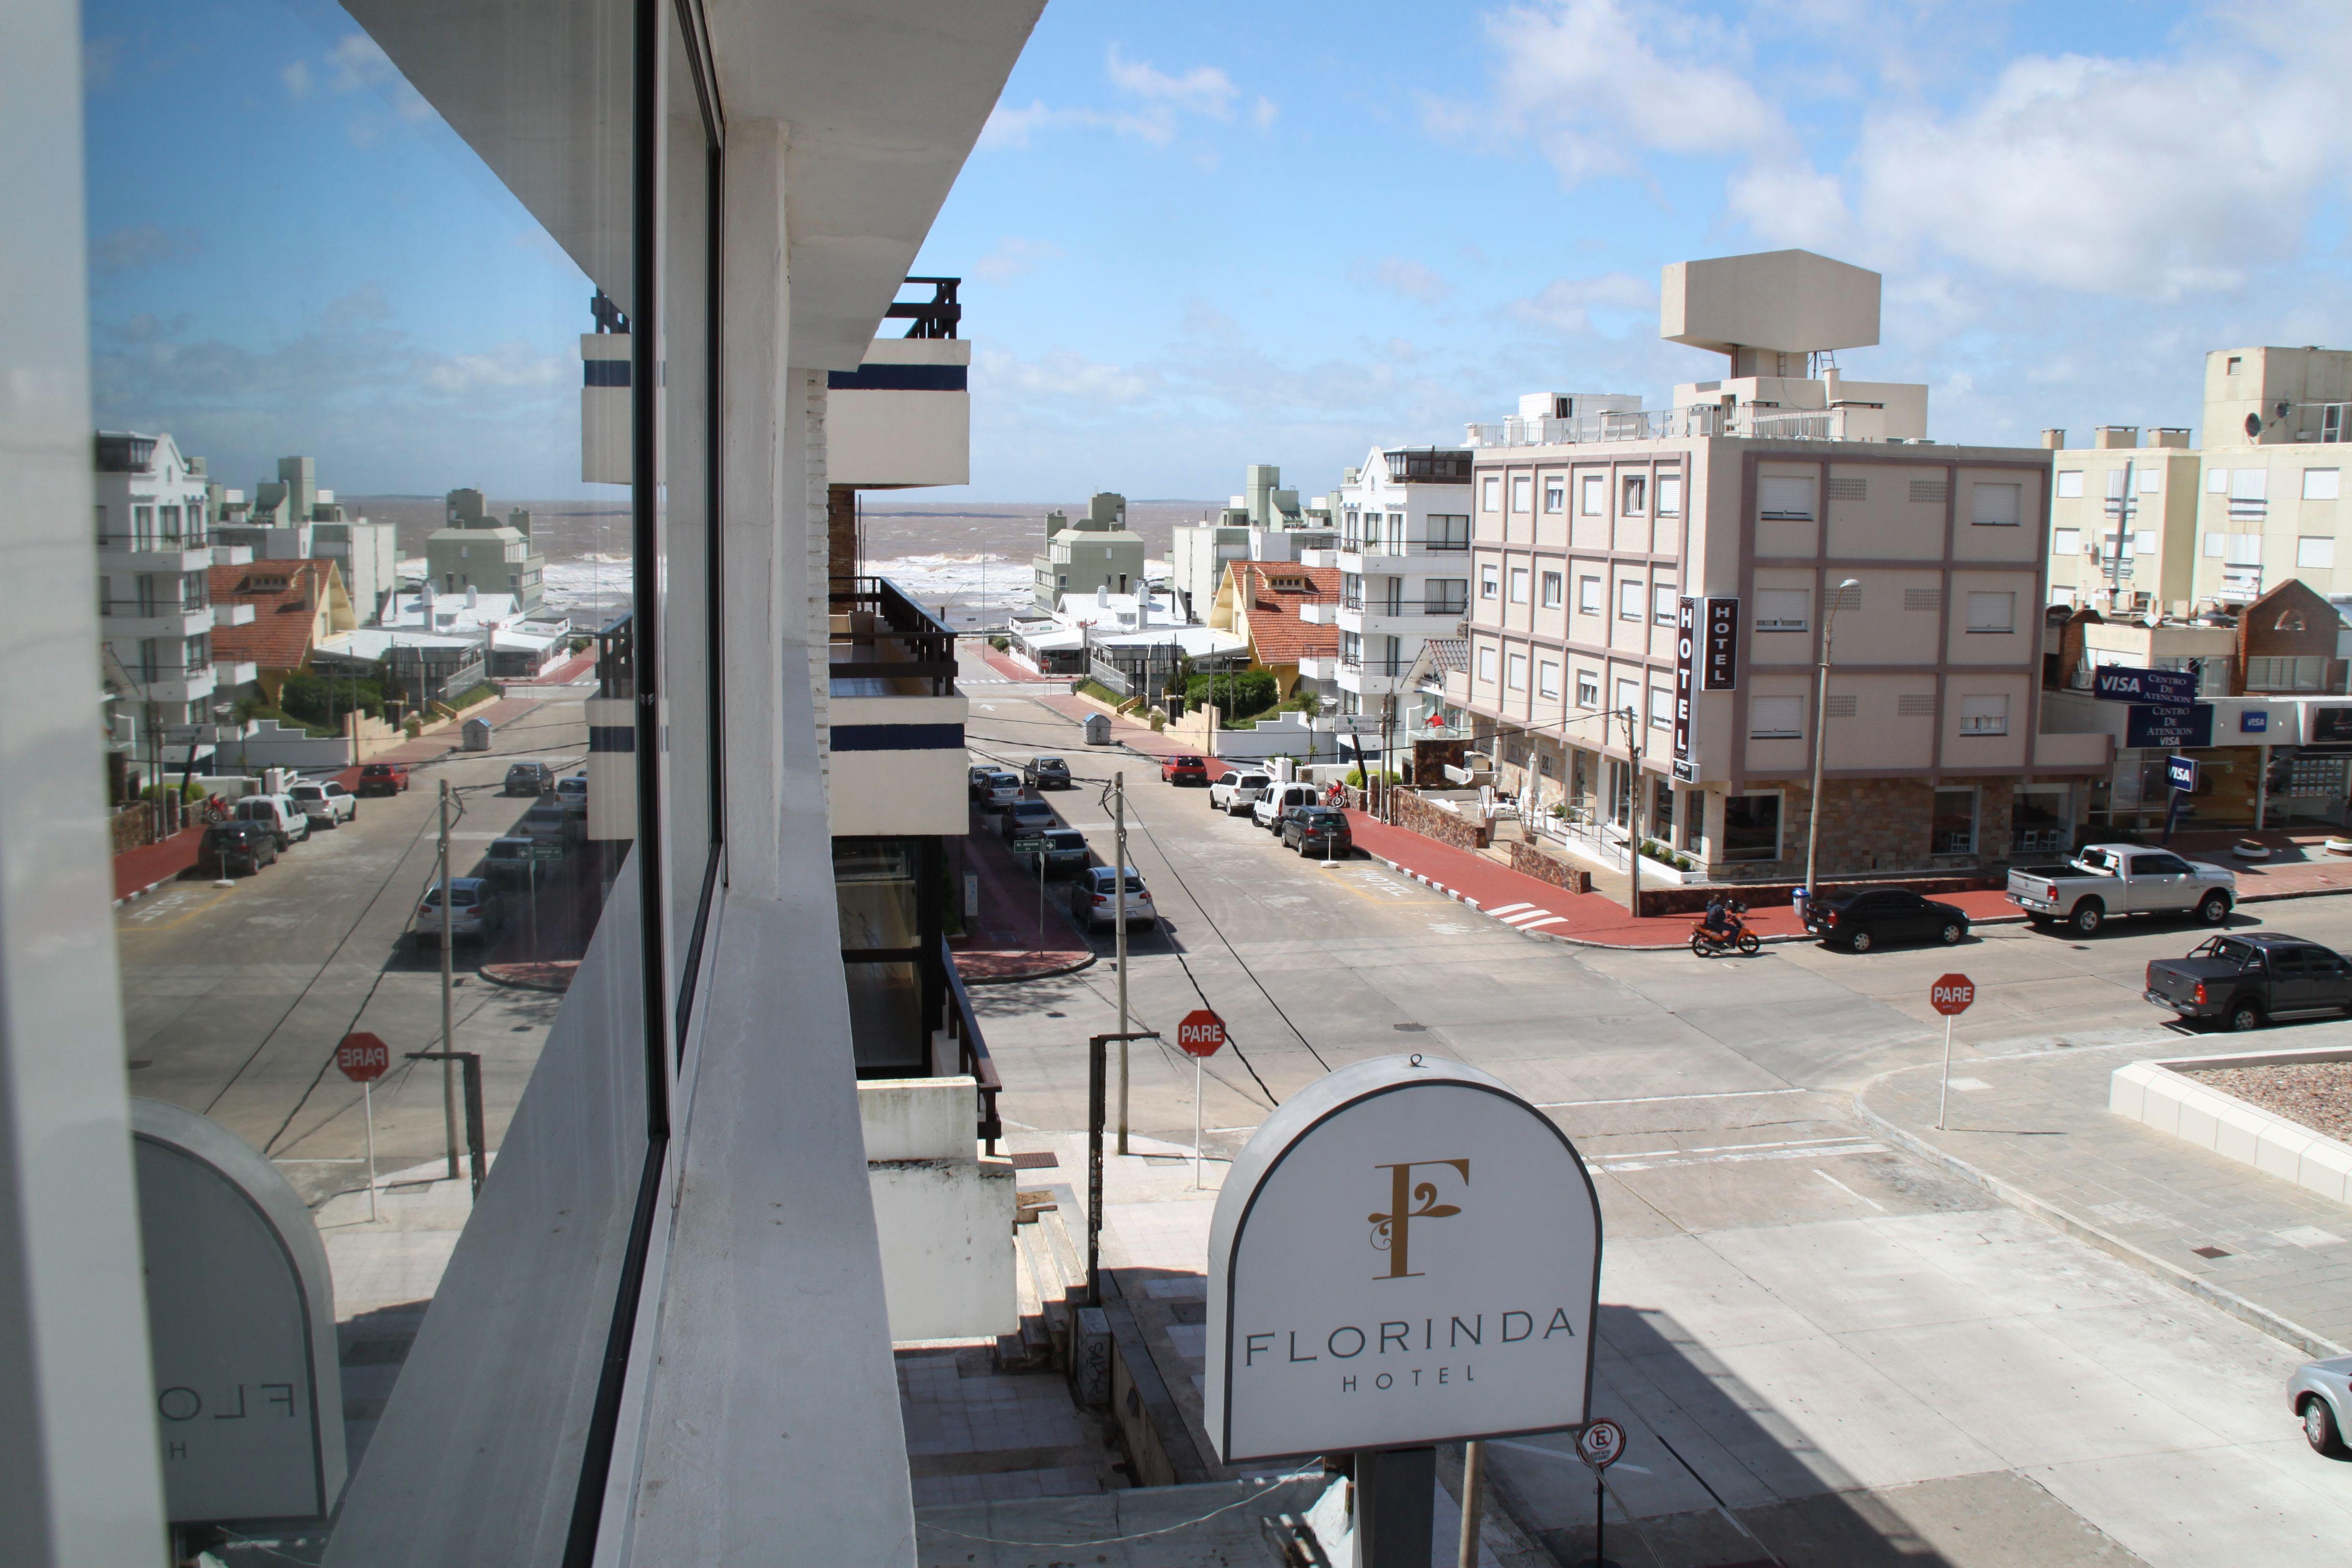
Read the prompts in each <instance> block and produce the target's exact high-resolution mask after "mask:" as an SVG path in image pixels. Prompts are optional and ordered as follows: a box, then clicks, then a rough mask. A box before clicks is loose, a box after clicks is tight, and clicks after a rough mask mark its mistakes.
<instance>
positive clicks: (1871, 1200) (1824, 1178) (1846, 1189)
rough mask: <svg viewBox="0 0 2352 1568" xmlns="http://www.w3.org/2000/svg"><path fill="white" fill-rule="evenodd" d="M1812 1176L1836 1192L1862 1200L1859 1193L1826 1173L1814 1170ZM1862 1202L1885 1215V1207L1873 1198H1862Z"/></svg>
mask: <svg viewBox="0 0 2352 1568" xmlns="http://www.w3.org/2000/svg"><path fill="white" fill-rule="evenodd" d="M1813 1174H1814V1175H1816V1176H1819V1177H1820V1178H1821V1179H1822V1181H1824V1182H1827V1183H1828V1184H1830V1185H1832V1186H1833V1187H1835V1188H1836V1189H1837V1190H1838V1191H1840V1192H1842V1193H1843V1194H1845V1195H1846V1196H1848V1197H1850V1198H1862V1194H1860V1193H1857V1192H1855V1191H1854V1190H1853V1188H1852V1187H1849V1186H1847V1185H1846V1184H1844V1183H1843V1182H1841V1181H1839V1180H1838V1179H1837V1178H1836V1177H1835V1176H1832V1175H1831V1174H1830V1173H1828V1172H1827V1171H1822V1170H1816V1171H1815V1172H1814V1173H1813ZM1862 1201H1863V1202H1864V1203H1866V1204H1868V1205H1870V1206H1871V1207H1872V1208H1874V1209H1876V1210H1877V1211H1878V1212H1879V1213H1880V1214H1885V1212H1886V1205H1884V1204H1882V1203H1880V1202H1878V1201H1877V1200H1876V1199H1874V1198H1862Z"/></svg>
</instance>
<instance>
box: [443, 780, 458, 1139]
mask: <svg viewBox="0 0 2352 1568" xmlns="http://www.w3.org/2000/svg"><path fill="white" fill-rule="evenodd" d="M449 902H450V890H449V781H448V780H447V779H446V778H445V779H443V780H442V781H441V1121H442V1127H443V1131H445V1132H446V1133H447V1135H448V1142H449V1179H450V1180H451V1181H453V1182H454V1181H456V1180H457V1056H456V1054H455V1053H456V1051H457V1003H456V1000H455V992H454V991H453V989H452V980H451V976H450V973H449V948H450V937H449Z"/></svg>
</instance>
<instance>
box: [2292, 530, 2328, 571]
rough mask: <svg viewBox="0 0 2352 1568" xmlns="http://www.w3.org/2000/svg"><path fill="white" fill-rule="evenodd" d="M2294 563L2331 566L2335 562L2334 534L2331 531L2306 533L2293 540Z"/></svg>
mask: <svg viewBox="0 0 2352 1568" xmlns="http://www.w3.org/2000/svg"><path fill="white" fill-rule="evenodd" d="M2294 563H2295V564H2296V565H2298V566H2333V565H2335V564H2336V536H2335V535H2334V534H2332V533H2306V534H2305V535H2304V536H2303V537H2302V538H2301V539H2298V540H2296V541H2295V542H2294Z"/></svg>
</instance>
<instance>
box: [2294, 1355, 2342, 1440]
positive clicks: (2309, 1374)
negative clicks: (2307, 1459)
mask: <svg viewBox="0 0 2352 1568" xmlns="http://www.w3.org/2000/svg"><path fill="white" fill-rule="evenodd" d="M2286 1402H2287V1405H2288V1406H2289V1407H2290V1408H2292V1409H2293V1410H2294V1413H2295V1415H2298V1416H2300V1417H2301V1418H2302V1421H2303V1440H2304V1441H2305V1442H2306V1443H2308V1444H2310V1445H2311V1451H2312V1452H2313V1453H2315V1454H2321V1455H2325V1456H2326V1458H2331V1459H2334V1458H2342V1457H2343V1453H2344V1433H2345V1430H2346V1426H2345V1423H2346V1421H2347V1418H2352V1355H2339V1356H2331V1357H2329V1358H2328V1359H2327V1360H2326V1361H2307V1362H2305V1363H2303V1364H2302V1365H2301V1366H2299V1367H2296V1368H2295V1369H2294V1376H2292V1377H2290V1378H2288V1379H2287V1380H2286Z"/></svg>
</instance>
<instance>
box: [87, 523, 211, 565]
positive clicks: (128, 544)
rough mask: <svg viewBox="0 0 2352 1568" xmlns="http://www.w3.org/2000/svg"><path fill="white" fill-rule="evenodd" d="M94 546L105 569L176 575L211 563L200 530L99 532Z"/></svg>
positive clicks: (209, 550)
mask: <svg viewBox="0 0 2352 1568" xmlns="http://www.w3.org/2000/svg"><path fill="white" fill-rule="evenodd" d="M98 548H99V549H100V552H103V553H104V555H105V557H106V563H105V570H106V571H109V572H154V573H159V574H174V575H176V574H181V573H186V572H202V571H203V570H205V568H206V567H208V566H210V565H211V564H212V563H213V552H212V546H211V544H210V543H209V542H207V541H206V539H205V535H204V534H203V533H201V532H198V533H102V534H100V535H99V539H98Z"/></svg>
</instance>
